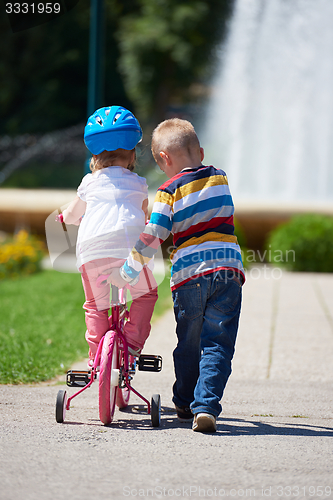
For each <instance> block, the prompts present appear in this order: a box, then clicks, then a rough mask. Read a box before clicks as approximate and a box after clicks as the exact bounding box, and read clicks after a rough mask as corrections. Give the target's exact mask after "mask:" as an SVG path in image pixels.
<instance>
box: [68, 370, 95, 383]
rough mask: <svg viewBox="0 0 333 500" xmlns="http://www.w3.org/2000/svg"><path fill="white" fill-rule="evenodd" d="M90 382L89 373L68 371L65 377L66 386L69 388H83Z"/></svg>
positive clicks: (85, 371)
mask: <svg viewBox="0 0 333 500" xmlns="http://www.w3.org/2000/svg"><path fill="white" fill-rule="evenodd" d="M90 380H91V371H87V370H82V371H81V370H69V371H68V372H67V376H66V384H67V385H68V386H69V387H85V386H86V385H87V384H89V382H90Z"/></svg>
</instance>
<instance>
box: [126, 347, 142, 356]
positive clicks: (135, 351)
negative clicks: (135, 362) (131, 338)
mask: <svg viewBox="0 0 333 500" xmlns="http://www.w3.org/2000/svg"><path fill="white" fill-rule="evenodd" d="M128 353H129V354H131V355H132V356H137V357H139V356H140V354H141V349H140V348H139V347H138V348H137V349H134V347H130V346H128Z"/></svg>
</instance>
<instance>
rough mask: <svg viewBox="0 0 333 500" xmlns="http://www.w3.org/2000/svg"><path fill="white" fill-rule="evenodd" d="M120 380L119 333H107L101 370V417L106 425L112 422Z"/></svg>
mask: <svg viewBox="0 0 333 500" xmlns="http://www.w3.org/2000/svg"><path fill="white" fill-rule="evenodd" d="M118 382H119V353H118V337H117V333H116V332H114V331H112V330H110V331H109V332H107V333H106V334H105V337H104V341H103V347H102V353H101V363H100V372H99V418H100V420H101V422H103V424H104V425H108V424H110V423H111V422H112V419H113V414H114V410H115V406H116V395H117V390H118Z"/></svg>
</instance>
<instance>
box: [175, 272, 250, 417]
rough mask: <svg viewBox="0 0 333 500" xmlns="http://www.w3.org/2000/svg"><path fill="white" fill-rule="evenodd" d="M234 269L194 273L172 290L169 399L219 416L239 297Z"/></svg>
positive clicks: (232, 346) (194, 410)
mask: <svg viewBox="0 0 333 500" xmlns="http://www.w3.org/2000/svg"><path fill="white" fill-rule="evenodd" d="M241 285H242V283H241V281H240V279H239V278H238V276H237V275H235V273H234V271H232V270H227V271H218V272H214V273H211V274H207V275H205V276H201V277H198V278H194V279H192V280H191V281H189V282H187V283H185V284H184V285H182V286H180V287H179V288H177V289H176V290H174V291H173V292H172V298H173V303H174V313H175V318H176V322H177V328H176V333H177V337H178V343H177V347H176V348H175V350H174V352H173V359H174V367H175V375H176V382H175V383H174V386H173V402H174V403H175V404H176V405H177V406H180V407H181V406H186V407H190V408H191V410H192V412H193V413H194V414H195V413H199V412H206V413H211V414H213V415H215V416H218V415H219V414H220V413H221V411H222V407H221V405H220V400H221V399H222V395H223V391H224V388H225V386H226V383H227V380H228V378H229V376H230V373H231V360H232V358H233V355H234V350H235V342H236V336H237V330H238V322H239V315H240V309H241V300H242V287H241Z"/></svg>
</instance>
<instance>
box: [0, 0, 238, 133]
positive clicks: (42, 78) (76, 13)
mask: <svg viewBox="0 0 333 500" xmlns="http://www.w3.org/2000/svg"><path fill="white" fill-rule="evenodd" d="M105 5H106V50H105V56H106V57H105V103H107V104H121V105H123V106H125V107H129V108H131V109H133V107H134V108H135V112H136V113H137V115H138V117H139V119H140V120H146V119H148V118H150V119H151V122H153V123H156V122H158V121H160V120H161V119H163V118H164V117H165V113H166V110H167V108H168V106H169V105H170V103H171V102H172V101H173V100H174V99H178V100H179V101H180V102H181V103H186V102H188V101H189V100H191V99H193V92H192V93H191V91H192V89H193V83H196V82H202V81H204V80H205V79H207V75H208V72H209V68H210V67H211V63H212V57H211V56H212V54H213V49H214V46H215V44H216V43H217V41H219V40H220V39H221V37H222V35H223V30H224V25H225V23H224V21H225V19H226V17H227V16H228V15H229V14H230V10H231V5H232V0H192V1H190V0H187V1H185V0H105ZM89 14H90V0H80V2H79V3H78V4H77V5H76V6H75V7H74V8H73V9H72V10H70V11H69V12H68V13H67V14H65V15H63V16H60V17H58V18H56V19H54V20H52V21H50V22H49V23H46V24H42V25H40V26H36V27H34V28H31V29H28V30H25V31H21V32H17V33H12V31H11V29H10V24H9V21H8V19H7V17H6V14H5V10H4V9H1V8H0V29H1V33H2V40H1V44H0V112H1V118H2V119H1V123H0V134H11V135H15V134H22V133H26V132H28V133H37V132H48V131H52V130H55V129H59V128H66V127H70V126H72V125H75V124H77V123H81V122H82V123H84V122H85V121H86V118H87V116H86V110H87V80H88V74H87V72H88V41H89ZM133 105H134V106H133Z"/></svg>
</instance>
